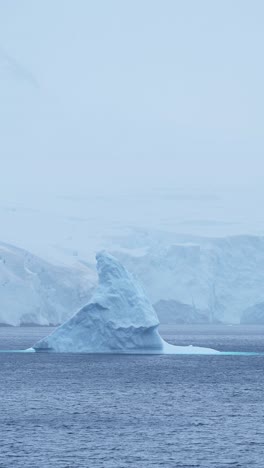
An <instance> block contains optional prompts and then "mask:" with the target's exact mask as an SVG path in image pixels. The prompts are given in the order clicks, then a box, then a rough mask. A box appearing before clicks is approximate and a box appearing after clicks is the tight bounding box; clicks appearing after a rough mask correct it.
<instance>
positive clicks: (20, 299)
mask: <svg viewBox="0 0 264 468" xmlns="http://www.w3.org/2000/svg"><path fill="white" fill-rule="evenodd" d="M92 287H93V282H92V278H91V276H90V272H89V270H88V269H87V268H86V269H85V268H83V269H81V268H78V269H76V268H75V269H74V268H71V269H68V268H63V267H56V266H54V265H52V264H50V263H48V262H45V261H44V260H42V259H40V258H38V257H36V256H34V255H32V254H30V253H29V252H27V251H25V250H22V249H19V248H16V247H13V246H10V245H8V244H4V243H0V324H9V325H20V324H31V323H34V324H40V325H48V324H58V323H61V322H62V321H64V320H66V319H67V318H69V317H70V316H71V315H72V314H73V313H75V312H76V310H78V309H79V308H80V307H81V306H82V305H83V304H85V303H86V302H87V300H88V299H89V298H90V296H91V291H92Z"/></svg>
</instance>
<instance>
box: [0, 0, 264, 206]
mask: <svg viewBox="0 0 264 468" xmlns="http://www.w3.org/2000/svg"><path fill="white" fill-rule="evenodd" d="M263 21H264V3H263V1H262V0H259V1H258V0H251V1H249V0H232V1H230V0H221V1H217V0H215V1H212V0H199V1H197V0H184V1H183V0H181V1H180V0H133V1H132V0H127V1H124V0H99V1H90V0H56V1H54V0H38V1H36V0H12V1H9V0H8V1H7V0H0V100H1V102H0V158H1V194H2V196H5V195H6V197H7V198H8V196H9V195H10V193H12V192H13V193H14V191H16V193H17V194H19V193H20V192H23V191H28V192H30V193H31V194H34V193H38V192H40V191H42V192H43V191H45V190H46V189H47V188H48V189H49V190H50V191H54V192H55V193H59V194H72V193H77V192H79V191H81V192H83V191H85V190H96V191H98V192H100V191H101V190H106V191H109V192H111V190H113V191H118V190H119V188H120V189H123V188H124V187H125V188H126V187H129V188H130V189H131V188H132V189H133V187H135V188H138V187H140V188H142V187H144V189H145V190H150V189H152V188H157V187H173V188H178V187H183V188H187V189H188V188H190V187H200V188H202V189H203V190H210V192H212V191H214V188H215V187H222V188H225V187H230V186H232V185H233V186H235V187H243V186H247V187H253V186H255V185H259V186H261V183H262V181H263V168H264V160H263V149H264V134H263V123H264V122H263V120H264V119H263V109H264V91H263V83H264V76H263V75H264V73H263V72H264V65H263V44H264V28H263ZM18 196H19V195H18Z"/></svg>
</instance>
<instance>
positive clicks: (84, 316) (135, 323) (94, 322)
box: [33, 252, 217, 354]
mask: <svg viewBox="0 0 264 468" xmlns="http://www.w3.org/2000/svg"><path fill="white" fill-rule="evenodd" d="M97 270H98V276H99V285H98V288H97V290H96V292H95V294H94V295H93V297H92V298H91V300H90V302H89V303H88V304H87V305H86V306H85V307H83V308H82V309H81V310H80V311H79V312H77V314H76V315H75V316H73V317H72V318H71V319H69V320H68V321H67V322H65V323H64V324H63V325H61V326H60V327H58V328H57V329H56V330H55V331H54V332H53V333H52V334H51V335H49V336H48V337H47V338H44V339H43V340H41V341H40V342H38V343H36V344H35V345H34V347H33V348H34V349H35V350H36V351H52V352H79V353H142V354H175V353H187V354H189V353H203V354H204V353H206V354H208V353H209V354H212V353H216V352H217V351H214V350H210V349H206V348H194V347H192V346H190V347H177V346H172V345H170V344H168V343H165V342H164V340H163V339H162V338H161V337H160V335H159V333H158V325H159V320H158V317H157V315H156V312H155V311H154V309H153V307H152V305H151V303H150V302H149V300H148V299H147V297H146V296H145V294H144V291H143V289H142V287H141V286H140V284H139V283H138V282H137V281H136V279H135V278H134V277H133V276H132V275H131V274H130V273H129V272H128V271H127V270H126V269H125V268H124V267H123V266H122V265H121V263H120V262H119V261H118V260H116V259H115V258H114V257H112V256H111V255H109V254H107V253H105V252H101V253H99V254H97Z"/></svg>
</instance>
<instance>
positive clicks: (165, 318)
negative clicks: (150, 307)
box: [154, 299, 209, 324]
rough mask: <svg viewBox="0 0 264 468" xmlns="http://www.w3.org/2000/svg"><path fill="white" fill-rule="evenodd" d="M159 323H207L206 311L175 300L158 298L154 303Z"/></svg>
mask: <svg viewBox="0 0 264 468" xmlns="http://www.w3.org/2000/svg"><path fill="white" fill-rule="evenodd" d="M154 309H155V310H156V312H157V314H158V317H159V320H160V323H162V324H165V323H168V324H173V323H208V322H209V315H208V311H206V312H202V311H200V310H197V309H196V308H195V307H193V306H191V305H189V304H183V303H181V302H179V301H175V300H168V301H166V300H164V299H162V300H160V301H158V302H157V303H156V304H154Z"/></svg>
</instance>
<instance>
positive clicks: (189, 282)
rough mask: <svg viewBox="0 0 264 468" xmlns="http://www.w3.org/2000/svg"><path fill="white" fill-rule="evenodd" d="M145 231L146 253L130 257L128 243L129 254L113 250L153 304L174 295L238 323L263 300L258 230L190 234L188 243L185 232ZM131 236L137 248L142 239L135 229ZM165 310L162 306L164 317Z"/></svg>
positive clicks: (263, 259) (263, 252)
mask: <svg viewBox="0 0 264 468" xmlns="http://www.w3.org/2000/svg"><path fill="white" fill-rule="evenodd" d="M144 237H145V238H147V241H146V243H145V247H146V253H145V254H143V255H142V256H141V257H139V256H138V257H137V258H135V257H134V256H133V249H131V255H129V254H128V253H124V252H119V251H118V249H116V250H114V251H113V253H114V255H116V256H117V258H118V259H119V260H120V261H121V262H122V263H123V264H124V265H125V267H126V268H128V269H129V270H130V271H131V272H132V273H134V274H136V275H137V276H138V277H139V279H140V281H141V282H142V284H143V286H144V289H145V290H146V293H147V295H148V297H149V298H150V300H151V302H152V304H154V305H155V304H156V303H158V302H159V301H160V300H163V301H168V304H170V302H169V301H178V302H180V303H181V304H182V305H184V304H188V305H189V306H191V307H192V308H193V309H194V310H199V311H200V312H203V313H204V314H205V315H207V316H208V318H209V320H210V319H212V320H220V321H223V322H228V323H239V322H240V318H241V316H242V315H243V313H244V311H245V309H247V308H249V307H253V306H255V305H256V304H259V303H263V302H264V288H263V284H264V268H263V264H264V237H263V236H262V237H261V236H259V237H257V236H246V235H245V236H233V237H225V238H206V237H194V236H192V245H191V244H190V240H189V239H188V236H177V235H173V234H170V238H166V235H165V234H164V233H160V236H159V237H158V236H157V235H156V236H155V233H154V232H153V233H149V235H148V236H147V235H146V234H145V236H144ZM189 237H191V236H189ZM142 239H143V234H142ZM124 242H126V244H127V243H128V240H127V239H125V241H124ZM133 242H134V245H135V247H136V248H137V246H138V245H142V243H141V239H140V236H139V239H138V245H137V244H136V243H135V235H134V236H133ZM131 243H132V240H131ZM168 312H169V311H166V310H164V317H166V316H167V315H168ZM161 314H162V312H160V314H159V317H160V320H161V322H162V321H163V317H162V315H161Z"/></svg>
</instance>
